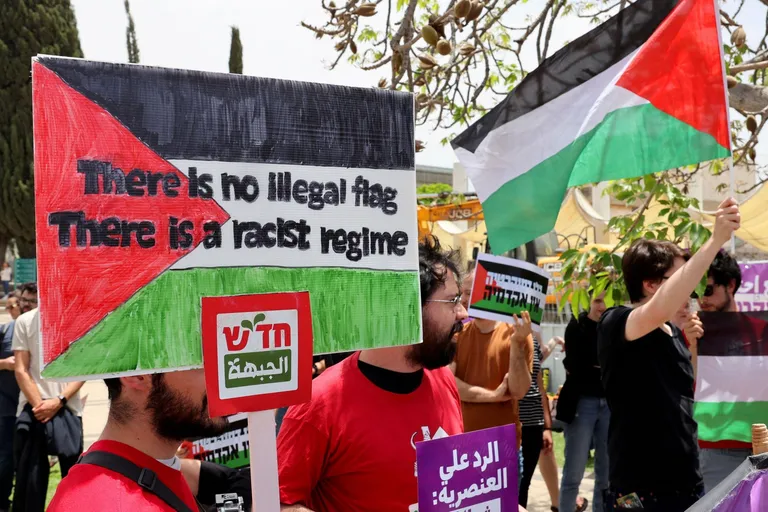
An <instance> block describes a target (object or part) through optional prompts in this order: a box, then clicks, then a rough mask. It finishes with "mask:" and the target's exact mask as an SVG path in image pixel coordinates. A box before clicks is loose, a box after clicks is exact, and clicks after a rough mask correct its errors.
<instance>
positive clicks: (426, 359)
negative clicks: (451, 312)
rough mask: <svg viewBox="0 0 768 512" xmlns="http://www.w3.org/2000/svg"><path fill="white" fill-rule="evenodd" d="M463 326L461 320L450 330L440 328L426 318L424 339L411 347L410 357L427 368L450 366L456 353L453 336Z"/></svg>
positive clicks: (434, 368)
mask: <svg viewBox="0 0 768 512" xmlns="http://www.w3.org/2000/svg"><path fill="white" fill-rule="evenodd" d="M463 328H464V326H463V324H462V323H461V322H456V323H455V324H453V325H452V326H451V327H450V329H449V330H445V329H440V328H438V327H437V326H435V325H434V324H433V323H432V322H430V321H429V319H427V318H424V334H423V336H424V341H422V342H421V343H419V344H418V345H414V346H413V347H411V350H410V351H409V352H408V359H409V360H410V361H411V362H412V363H415V364H418V365H421V366H423V367H424V368H426V369H427V370H436V369H437V368H442V367H443V366H448V365H449V364H451V363H452V362H453V357H454V356H455V355H456V342H455V341H454V339H453V338H454V336H455V335H456V334H458V333H460V332H461V330H462V329H463Z"/></svg>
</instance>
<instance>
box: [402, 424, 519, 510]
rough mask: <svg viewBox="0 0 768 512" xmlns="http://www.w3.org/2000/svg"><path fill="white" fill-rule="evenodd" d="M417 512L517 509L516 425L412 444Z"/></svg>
mask: <svg viewBox="0 0 768 512" xmlns="http://www.w3.org/2000/svg"><path fill="white" fill-rule="evenodd" d="M416 465H417V468H418V482H419V512H447V511H450V512H502V511H509V510H517V472H518V460H517V434H516V432H515V425H504V426H502V427H494V428H489V429H486V430H478V431H476V432H469V433H467V434H461V435H458V436H451V437H444V438H442V439H433V440H432V441H425V442H422V443H416Z"/></svg>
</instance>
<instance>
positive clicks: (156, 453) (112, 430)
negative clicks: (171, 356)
mask: <svg viewBox="0 0 768 512" xmlns="http://www.w3.org/2000/svg"><path fill="white" fill-rule="evenodd" d="M105 383H106V384H107V388H108V390H109V398H110V401H111V403H110V407H109V419H108V420H107V425H106V427H105V428H104V432H103V433H102V434H101V437H100V438H99V440H98V441H97V442H96V443H94V445H93V446H92V447H91V448H90V449H89V450H88V452H87V453H86V454H85V456H84V459H83V461H82V462H81V463H79V464H77V465H75V467H73V468H72V470H71V471H70V473H69V476H67V477H66V478H65V479H64V480H62V481H61V483H60V484H59V488H58V489H57V491H56V495H55V496H54V498H53V501H52V502H51V506H50V508H49V509H48V510H49V511H52V512H60V511H67V512H70V511H72V512H85V511H90V510H93V511H103V510H142V511H145V510H150V511H151V510H157V511H172V510H184V508H182V507H183V506H186V507H187V508H188V509H189V510H190V511H197V510H198V505H197V501H196V499H195V496H194V495H193V493H192V491H191V490H190V487H189V485H188V483H187V481H185V478H184V475H183V474H182V471H181V467H182V462H181V461H180V459H178V458H177V457H176V451H177V450H178V448H179V445H180V444H181V441H182V440H184V439H187V438H194V437H209V436H216V435H219V434H221V433H223V432H224V431H225V430H226V428H227V420H226V419H225V418H211V417H210V416H209V415H208V399H207V396H206V392H205V378H204V375H203V370H187V371H180V372H171V373H165V374H155V375H138V376H134V377H120V378H116V379H106V380H105ZM94 452H106V454H112V455H117V456H119V457H121V458H123V459H127V460H128V461H130V462H131V463H132V464H134V465H135V466H137V467H138V468H141V469H148V470H150V471H151V472H153V473H154V475H155V476H156V478H157V480H158V481H159V482H161V483H162V484H163V485H164V486H165V487H166V488H167V489H169V490H170V492H171V493H172V494H173V495H174V496H175V497H176V499H178V500H179V503H178V504H176V505H174V504H172V503H168V502H167V501H165V500H163V499H161V498H160V497H159V496H158V495H157V494H155V493H153V492H151V491H149V490H147V489H145V488H142V487H140V486H139V484H138V482H137V481H135V480H133V479H130V478H128V477H127V476H124V475H123V474H121V473H119V472H116V471H113V470H111V469H107V468H105V467H103V466H101V465H97V464H96V463H90V462H89V459H88V455H89V454H92V453H94ZM184 462H185V464H187V463H189V464H195V461H184ZM196 464H197V466H196V467H195V471H196V473H195V474H196V475H199V476H197V478H200V479H203V478H204V477H203V475H202V474H201V473H200V467H199V463H196ZM222 492H225V490H222Z"/></svg>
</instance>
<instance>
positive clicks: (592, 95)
mask: <svg viewBox="0 0 768 512" xmlns="http://www.w3.org/2000/svg"><path fill="white" fill-rule="evenodd" d="M637 51H639V50H637ZM637 51H635V52H633V53H632V54H630V55H628V56H627V57H625V58H624V59H622V60H621V61H619V62H617V63H616V64H614V65H613V66H611V67H610V68H608V69H607V70H606V71H604V72H603V73H600V74H599V75H597V76H596V77H594V78H592V79H591V80H589V81H587V82H584V83H583V84H581V85H579V86H578V87H575V88H573V89H571V90H570V91H568V92H566V93H565V94H563V95H562V96H559V97H557V98H555V99H554V100H552V101H550V102H548V103H545V104H544V105H542V106H540V107H539V108H537V109H535V110H533V111H531V112H528V113H527V114H525V115H523V116H521V117H519V118H517V119H515V120H514V121H511V122H509V123H507V124H505V125H503V126H501V127H499V128H497V129H496V130H494V131H492V132H491V133H489V134H488V136H487V137H485V139H484V140H483V142H482V143H481V144H480V146H479V147H478V148H477V150H476V151H475V152H474V154H473V153H470V152H469V151H467V150H465V149H463V148H456V150H455V151H456V156H457V157H458V158H459V160H460V161H461V163H462V164H463V165H464V167H465V168H466V170H467V174H469V178H470V179H471V180H472V184H473V185H474V186H475V189H476V190H477V193H478V195H479V197H480V199H481V200H483V201H484V200H486V199H487V198H488V197H490V195H491V194H493V193H494V192H495V191H496V190H497V189H498V188H499V187H501V186H502V185H504V184H505V183H507V182H508V181H510V180H512V179H514V178H517V177H518V176H520V175H521V174H524V173H525V172H527V171H528V170H530V169H532V168H533V167H535V166H537V165H538V164H540V163H541V162H543V161H545V160H546V159H548V158H550V157H552V156H554V155H556V154H557V153H559V152H560V151H562V150H563V149H565V148H566V147H567V146H568V145H569V144H571V143H572V142H573V141H574V140H576V139H577V138H578V137H579V136H581V135H583V134H585V133H587V132H588V131H590V130H592V129H593V128H594V127H596V126H597V125H598V124H600V123H601V122H602V121H603V119H605V116H606V115H607V114H609V113H611V112H613V111H614V110H617V109H619V108H625V107H634V106H638V105H644V104H646V103H648V100H646V99H644V98H641V97H640V96H638V95H636V94H634V93H632V92H630V91H628V90H626V89H623V88H621V87H617V86H615V83H616V82H617V81H618V79H619V77H621V74H622V73H623V72H624V70H625V69H626V67H627V66H628V65H629V63H630V62H631V61H632V59H633V58H634V56H635V55H636V54H637Z"/></svg>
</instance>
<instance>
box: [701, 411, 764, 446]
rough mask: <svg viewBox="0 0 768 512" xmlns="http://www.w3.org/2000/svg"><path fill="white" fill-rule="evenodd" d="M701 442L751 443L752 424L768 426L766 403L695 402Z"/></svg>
mask: <svg viewBox="0 0 768 512" xmlns="http://www.w3.org/2000/svg"><path fill="white" fill-rule="evenodd" d="M693 417H694V419H695V420H696V422H697V423H698V424H699V439H700V440H701V441H710V442H712V441H743V442H745V443H751V442H752V424H753V423H768V402H696V403H695V404H694V406H693Z"/></svg>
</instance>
